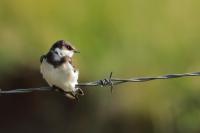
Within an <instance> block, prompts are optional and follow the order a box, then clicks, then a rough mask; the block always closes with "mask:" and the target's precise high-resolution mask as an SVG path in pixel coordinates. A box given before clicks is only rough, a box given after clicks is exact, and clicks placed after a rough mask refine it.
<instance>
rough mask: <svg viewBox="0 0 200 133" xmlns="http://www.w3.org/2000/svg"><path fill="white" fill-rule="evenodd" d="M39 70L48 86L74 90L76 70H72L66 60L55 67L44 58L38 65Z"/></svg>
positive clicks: (76, 82)
mask: <svg viewBox="0 0 200 133" xmlns="http://www.w3.org/2000/svg"><path fill="white" fill-rule="evenodd" d="M40 71H41V73H42V75H43V78H44V79H45V80H46V81H47V83H48V84H49V85H50V86H53V85H55V86H56V87H59V88H61V89H63V90H64V91H75V90H76V89H75V85H76V84H78V81H77V80H78V71H76V72H74V68H73V66H72V65H71V64H70V63H68V62H66V63H64V64H62V65H61V66H59V67H56V68H55V67H54V66H53V65H51V64H49V63H48V62H47V61H46V60H45V59H44V60H43V62H42V64H41V66H40Z"/></svg>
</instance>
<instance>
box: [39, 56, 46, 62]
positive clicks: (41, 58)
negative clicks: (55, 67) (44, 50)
mask: <svg viewBox="0 0 200 133" xmlns="http://www.w3.org/2000/svg"><path fill="white" fill-rule="evenodd" d="M44 58H46V55H42V56H41V57H40V63H42V61H43V59H44Z"/></svg>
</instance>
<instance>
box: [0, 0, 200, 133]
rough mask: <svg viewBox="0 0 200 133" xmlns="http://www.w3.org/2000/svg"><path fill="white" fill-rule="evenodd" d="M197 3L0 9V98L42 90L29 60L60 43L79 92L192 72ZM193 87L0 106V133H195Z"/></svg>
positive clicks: (18, 4)
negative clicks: (65, 45) (106, 83)
mask: <svg viewBox="0 0 200 133" xmlns="http://www.w3.org/2000/svg"><path fill="white" fill-rule="evenodd" d="M199 7H200V1H199V0H151V1H149V0H1V1H0V75H1V76H0V88H4V89H14V88H28V87H38V86H44V85H46V83H45V81H44V80H43V79H42V76H41V75H40V72H39V65H40V63H39V58H40V56H41V55H42V54H44V53H46V52H47V50H48V49H49V47H51V45H52V44H53V43H54V42H55V41H57V40H60V39H64V40H67V41H70V42H71V43H72V44H74V46H75V47H76V48H77V49H79V51H81V54H80V55H76V56H75V57H74V58H75V59H74V60H75V64H76V66H77V67H78V68H79V70H80V79H79V81H80V82H87V81H93V80H97V79H103V78H105V77H106V76H108V75H109V73H110V72H111V71H112V72H114V77H120V78H129V77H140V76H156V75H162V74H167V73H183V72H192V71H199V70H200V61H199V56H200V54H199V49H200V45H199V43H200V15H199V13H200V8H199ZM199 81H200V79H199V78H198V77H196V78H183V79H173V80H164V81H163V80H162V81H152V82H147V83H132V84H124V85H119V86H116V87H115V89H114V92H113V93H112V94H111V93H110V90H109V89H108V88H98V87H95V88H88V89H87V90H86V92H85V93H86V95H85V96H84V97H81V99H80V101H79V102H78V103H77V102H74V101H71V100H68V99H66V98H65V97H64V96H62V95H61V94H59V93H56V92H41V93H31V94H19V95H7V96H1V97H0V104H1V107H0V132H2V133H12V132H16V133H18V132H19V133H22V132H24V133H25V132H29V133H36V132H37V133H43V132H48V133H57V132H58V133H64V132H65V133H66V132H82V133H101V132H105V133H122V132H126V133H128V132H131V133H132V132H135V133H143V132H144V133H146V132H148V133H188V132H189V133H199V132H200V125H199V124H200V96H199V95H200V89H199V86H200V82H199Z"/></svg>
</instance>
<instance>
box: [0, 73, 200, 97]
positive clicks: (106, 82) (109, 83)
mask: <svg viewBox="0 0 200 133" xmlns="http://www.w3.org/2000/svg"><path fill="white" fill-rule="evenodd" d="M194 76H200V72H192V73H183V74H167V75H163V76H156V77H139V78H130V79H120V78H112V72H111V73H110V75H109V77H108V78H105V79H103V80H97V81H93V82H87V83H79V84H78V85H76V86H77V87H83V88H85V87H95V86H101V87H110V89H111V92H112V90H113V86H114V85H119V84H122V83H128V82H147V81H152V80H161V79H173V78H183V77H194ZM54 90H55V89H54V88H52V87H38V88H26V89H13V90H2V89H0V94H19V93H31V92H36V91H54Z"/></svg>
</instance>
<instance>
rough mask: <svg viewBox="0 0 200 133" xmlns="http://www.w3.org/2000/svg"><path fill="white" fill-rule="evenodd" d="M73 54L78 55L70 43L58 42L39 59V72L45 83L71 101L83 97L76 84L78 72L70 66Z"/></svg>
mask: <svg viewBox="0 0 200 133" xmlns="http://www.w3.org/2000/svg"><path fill="white" fill-rule="evenodd" d="M74 53H79V52H78V51H77V50H76V49H75V48H74V47H73V46H72V45H71V44H70V43H68V42H65V41H64V40H59V41H57V42H55V43H54V44H53V46H52V47H51V48H50V50H49V51H48V53H47V54H45V55H42V56H41V58H40V62H41V66H40V71H41V74H42V75H43V78H44V79H45V80H46V81H47V83H48V84H49V85H50V86H51V87H53V88H55V89H56V90H60V91H62V92H63V93H64V94H65V95H66V96H67V97H69V98H71V99H78V96H79V95H84V93H83V91H82V89H80V88H78V87H76V85H77V84H78V76H79V71H78V70H76V68H75V67H74V66H73V64H72V57H73V55H74Z"/></svg>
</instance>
